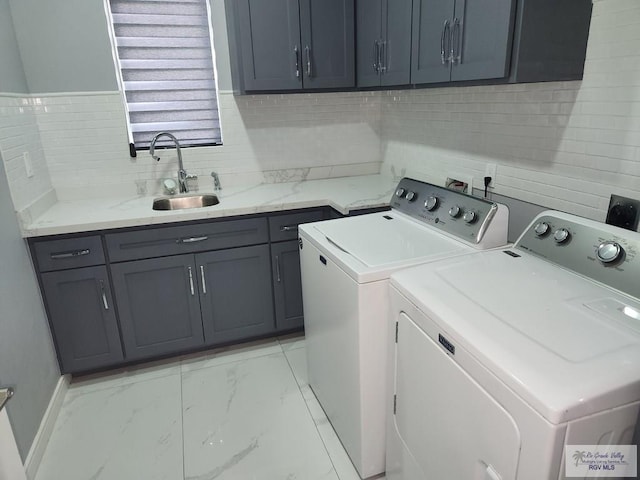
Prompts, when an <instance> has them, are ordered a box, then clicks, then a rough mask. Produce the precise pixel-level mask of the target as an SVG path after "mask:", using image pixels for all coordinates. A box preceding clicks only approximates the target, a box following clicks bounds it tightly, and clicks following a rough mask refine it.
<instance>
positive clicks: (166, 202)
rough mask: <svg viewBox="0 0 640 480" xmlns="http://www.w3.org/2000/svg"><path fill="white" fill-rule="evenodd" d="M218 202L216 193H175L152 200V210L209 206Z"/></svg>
mask: <svg viewBox="0 0 640 480" xmlns="http://www.w3.org/2000/svg"><path fill="white" fill-rule="evenodd" d="M219 203H220V200H219V199H218V196H217V195H211V194H209V195H176V196H173V197H159V198H156V199H154V200H153V209H154V210H182V209H184V208H201V207H210V206H211V205H217V204H219Z"/></svg>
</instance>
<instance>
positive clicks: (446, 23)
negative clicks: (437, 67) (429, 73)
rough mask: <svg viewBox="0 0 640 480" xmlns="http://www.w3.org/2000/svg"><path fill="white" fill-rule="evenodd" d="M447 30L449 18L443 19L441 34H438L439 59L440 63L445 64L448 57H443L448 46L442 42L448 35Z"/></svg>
mask: <svg viewBox="0 0 640 480" xmlns="http://www.w3.org/2000/svg"><path fill="white" fill-rule="evenodd" d="M449 30H450V29H449V19H447V20H445V21H444V25H443V27H442V35H440V61H441V62H442V65H446V64H447V62H448V61H449V58H450V57H445V54H446V53H447V50H448V48H447V47H446V46H445V44H444V42H445V38H447V37H449V36H448V35H447V32H449ZM449 42H451V38H449Z"/></svg>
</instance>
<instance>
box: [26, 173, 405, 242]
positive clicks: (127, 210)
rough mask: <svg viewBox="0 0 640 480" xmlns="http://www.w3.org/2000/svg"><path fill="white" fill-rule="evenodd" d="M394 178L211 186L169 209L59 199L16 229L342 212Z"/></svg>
mask: <svg viewBox="0 0 640 480" xmlns="http://www.w3.org/2000/svg"><path fill="white" fill-rule="evenodd" d="M396 184H397V180H394V179H393V178H391V177H388V176H383V175H365V176H359V177H342V178H331V179H323V180H307V181H301V182H292V183H271V184H260V185H252V186H245V187H230V188H224V189H223V190H221V191H220V192H217V195H218V197H219V198H220V203H219V204H218V205H214V206H211V207H204V208H195V209H185V210H173V211H155V210H152V208H151V204H152V202H153V198H154V197H153V196H144V197H143V196H130V197H111V198H93V199H83V200H74V201H59V202H57V203H55V204H53V205H52V206H51V207H50V208H49V209H48V210H47V211H46V212H45V213H44V214H42V215H40V216H39V217H37V218H36V219H35V220H34V221H33V222H31V223H29V224H27V225H25V226H24V227H23V230H22V235H23V236H24V237H39V236H44V235H58V234H63V233H75V232H89V231H95V230H103V229H110V228H122V227H133V226H138V225H157V224H164V223H172V222H183V221H188V220H202V219H206V218H220V217H229V216H234V215H247V214H252V213H264V212H278V211H282V210H291V209H297V208H309V207H319V206H330V207H333V208H334V209H336V210H337V211H339V212H340V213H343V214H347V213H349V212H350V211H352V210H358V209H361V208H369V207H379V206H384V205H388V204H389V199H390V198H391V194H392V192H393V190H394V188H395V186H396ZM198 193H211V192H205V191H200V192H198Z"/></svg>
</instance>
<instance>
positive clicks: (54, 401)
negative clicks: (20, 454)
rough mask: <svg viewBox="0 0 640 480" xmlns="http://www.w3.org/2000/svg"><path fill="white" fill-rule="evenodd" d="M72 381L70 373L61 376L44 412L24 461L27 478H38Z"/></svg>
mask: <svg viewBox="0 0 640 480" xmlns="http://www.w3.org/2000/svg"><path fill="white" fill-rule="evenodd" d="M70 381H71V376H70V375H63V376H61V377H60V379H59V380H58V384H57V385H56V388H55V390H54V391H53V394H52V395H51V400H49V406H48V407H47V410H46V411H45V412H44V416H43V417H42V421H41V422H40V428H38V432H37V433H36V436H35V438H34V439H33V443H32V444H31V448H30V449H29V453H28V454H27V459H26V460H25V462H24V470H25V472H26V473H27V478H28V479H29V480H34V479H35V478H36V473H38V467H40V462H41V461H42V456H43V455H44V450H45V448H47V444H48V443H49V437H51V433H52V432H53V427H54V426H55V423H56V419H57V418H58V414H59V413H60V408H62V402H63V401H64V397H65V395H66V393H67V390H68V388H69V382H70Z"/></svg>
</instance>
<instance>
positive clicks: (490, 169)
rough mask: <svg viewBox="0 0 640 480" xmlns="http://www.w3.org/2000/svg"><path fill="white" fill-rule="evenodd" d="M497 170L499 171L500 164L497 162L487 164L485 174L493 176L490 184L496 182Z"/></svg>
mask: <svg viewBox="0 0 640 480" xmlns="http://www.w3.org/2000/svg"><path fill="white" fill-rule="evenodd" d="M497 171H498V165H497V164H495V163H487V166H486V167H485V168H484V176H485V177H491V184H490V185H493V184H494V183H495V181H496V173H497Z"/></svg>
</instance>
